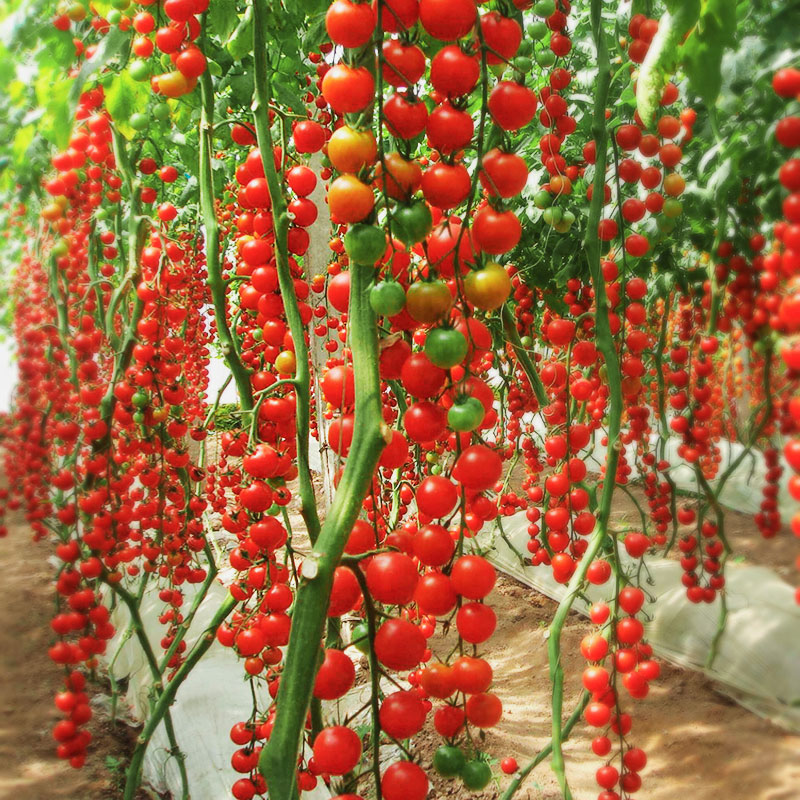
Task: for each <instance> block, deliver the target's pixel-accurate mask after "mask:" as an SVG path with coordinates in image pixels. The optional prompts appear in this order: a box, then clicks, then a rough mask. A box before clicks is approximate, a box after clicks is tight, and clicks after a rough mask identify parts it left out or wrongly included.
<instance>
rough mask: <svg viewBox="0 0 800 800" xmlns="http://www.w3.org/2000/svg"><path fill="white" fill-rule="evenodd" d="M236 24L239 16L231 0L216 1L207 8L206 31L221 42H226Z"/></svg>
mask: <svg viewBox="0 0 800 800" xmlns="http://www.w3.org/2000/svg"><path fill="white" fill-rule="evenodd" d="M238 24H239V14H238V13H237V11H236V3H234V2H232V0H217V2H214V3H211V5H210V6H209V7H208V15H207V17H206V31H207V32H208V33H209V34H211V35H212V36H216V37H217V38H218V39H219V40H220V41H221V42H224V41H227V39H228V37H229V36H230V35H231V34H232V33H233V32H234V31H235V30H236V26H237V25H238Z"/></svg>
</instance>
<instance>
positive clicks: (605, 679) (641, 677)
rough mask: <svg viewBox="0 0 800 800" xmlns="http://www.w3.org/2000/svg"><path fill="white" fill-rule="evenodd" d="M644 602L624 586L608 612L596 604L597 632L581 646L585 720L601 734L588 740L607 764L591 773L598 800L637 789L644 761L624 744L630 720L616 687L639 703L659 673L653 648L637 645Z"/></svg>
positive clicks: (593, 611)
mask: <svg viewBox="0 0 800 800" xmlns="http://www.w3.org/2000/svg"><path fill="white" fill-rule="evenodd" d="M644 601H645V595H644V592H643V591H642V590H641V589H639V588H638V587H635V586H625V587H623V588H621V589H620V590H619V592H618V595H617V597H616V598H615V603H614V605H613V608H612V607H610V606H609V605H608V604H607V603H604V602H599V603H595V604H594V605H593V606H592V607H591V609H590V612H589V616H590V619H591V621H592V622H593V623H594V624H595V625H596V626H597V630H595V631H593V632H592V633H589V634H587V635H586V636H585V637H584V638H583V640H582V641H581V654H582V655H583V657H584V658H585V659H586V660H587V661H589V662H590V666H588V667H586V669H584V671H583V678H582V680H583V687H584V689H586V691H587V692H590V693H591V696H590V698H589V702H588V704H587V706H586V709H585V711H584V718H585V720H586V722H587V723H588V724H589V725H590V726H591V727H593V728H597V729H598V730H599V731H600V734H599V735H598V736H597V737H595V738H594V739H593V740H592V745H591V746H592V752H593V753H594V754H595V755H597V756H600V757H601V758H605V759H606V763H605V765H604V766H602V767H600V768H599V769H598V770H597V772H596V773H595V779H596V781H597V784H598V786H599V787H600V788H601V792H600V793H599V794H598V800H619V798H620V797H627V796H628V795H630V794H632V793H634V792H637V791H639V789H640V788H641V786H642V779H641V776H640V775H639V773H640V772H641V771H642V769H643V768H644V767H645V765H646V764H647V755H646V754H645V752H644V750H642V749H641V748H640V747H633V746H631V745H630V744H629V743H628V737H629V736H630V732H631V729H632V727H633V722H632V719H631V716H630V714H627V713H625V712H623V711H622V708H621V701H620V697H619V690H618V683H619V682H621V683H622V685H623V686H624V687H625V690H626V691H627V692H628V694H629V696H630V697H631V698H632V699H634V700H640V699H642V698H644V697H646V696H647V693H648V691H649V684H650V682H651V681H653V680H655V679H656V678H658V676H659V674H660V671H661V670H660V667H659V665H658V662H656V661H653V660H652V658H651V656H652V652H653V650H652V648H651V647H650V645H648V644H646V643H644V642H643V641H642V637H643V634H644V626H643V624H642V622H641V620H639V619H638V617H637V614H639V613H640V611H641V609H642V606H643V605H644ZM605 665H607V666H605ZM616 743H618V749H617V746H616ZM615 758H618V759H619V760H620V767H621V769H618V768H617V767H616V766H614V765H613V763H612V761H613V760H614V759H615Z"/></svg>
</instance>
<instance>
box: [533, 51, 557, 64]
mask: <svg viewBox="0 0 800 800" xmlns="http://www.w3.org/2000/svg"><path fill="white" fill-rule="evenodd" d="M536 63H537V64H538V65H539V66H540V67H552V66H553V64H555V63H556V54H555V53H554V52H553V51H552V50H541V51H539V52H538V53H537V54H536Z"/></svg>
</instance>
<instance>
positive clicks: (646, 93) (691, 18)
mask: <svg viewBox="0 0 800 800" xmlns="http://www.w3.org/2000/svg"><path fill="white" fill-rule="evenodd" d="M667 7H668V9H669V10H668V11H667V12H666V13H665V14H664V15H663V16H662V17H661V19H660V21H659V23H658V33H657V34H656V35H655V37H654V38H653V41H652V43H651V44H650V49H649V50H648V51H647V56H646V57H645V60H644V63H643V64H642V69H641V71H640V72H639V81H638V84H637V87H636V106H637V109H638V111H639V116H640V117H641V118H642V122H643V123H644V125H645V127H647V128H649V127H650V126H651V125H652V124H653V122H654V120H655V116H656V111H657V110H658V107H659V103H660V101H661V95H662V94H663V92H664V87H666V85H667V83H668V82H669V79H670V78H671V77H672V76H673V75H674V74H675V70H676V69H677V68H678V65H679V63H680V56H681V46H680V45H681V42H682V41H683V38H684V36H685V35H686V34H687V33H688V32H689V31H691V29H692V28H693V27H694V26H695V24H696V23H697V20H698V18H699V16H700V0H670V2H668V3H667Z"/></svg>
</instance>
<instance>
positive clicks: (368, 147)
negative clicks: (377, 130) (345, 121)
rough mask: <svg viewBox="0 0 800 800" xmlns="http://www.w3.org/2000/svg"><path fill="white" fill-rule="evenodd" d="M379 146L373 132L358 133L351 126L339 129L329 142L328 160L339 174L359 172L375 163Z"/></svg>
mask: <svg viewBox="0 0 800 800" xmlns="http://www.w3.org/2000/svg"><path fill="white" fill-rule="evenodd" d="M377 153H378V145H377V143H376V141H375V136H374V135H373V133H372V131H369V130H366V131H357V130H355V129H354V128H351V127H350V126H349V125H342V127H341V128H337V129H336V130H335V131H334V132H333V134H332V136H331V138H330V139H329V140H328V158H329V159H330V161H331V164H333V168H334V169H335V170H337V171H339V172H353V173H356V172H359V171H360V170H361V169H362V168H363V167H366V166H368V165H370V164H373V163H374V162H375V157H376V155H377Z"/></svg>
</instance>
